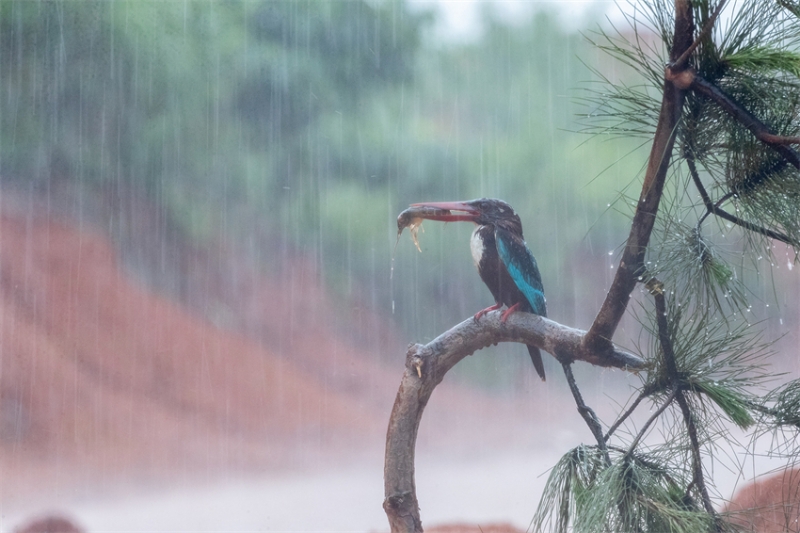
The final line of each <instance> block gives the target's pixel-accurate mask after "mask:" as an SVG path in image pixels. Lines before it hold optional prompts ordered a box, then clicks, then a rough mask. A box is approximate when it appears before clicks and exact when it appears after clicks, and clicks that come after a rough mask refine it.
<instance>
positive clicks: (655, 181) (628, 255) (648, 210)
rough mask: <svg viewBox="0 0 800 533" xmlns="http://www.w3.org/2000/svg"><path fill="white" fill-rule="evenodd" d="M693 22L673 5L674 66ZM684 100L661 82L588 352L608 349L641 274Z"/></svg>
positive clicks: (686, 6)
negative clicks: (636, 187) (621, 243)
mask: <svg viewBox="0 0 800 533" xmlns="http://www.w3.org/2000/svg"><path fill="white" fill-rule="evenodd" d="M693 33H694V23H693V18H692V8H691V5H690V3H689V2H688V1H687V0H676V1H675V37H674V41H673V42H674V44H673V47H672V50H671V51H670V59H671V61H672V62H673V63H674V62H676V61H678V60H679V59H680V58H681V57H682V55H683V54H684V53H685V52H686V50H688V49H689V48H690V47H691V46H692V42H693V38H692V36H693ZM684 97H685V92H684V88H682V87H681V84H680V83H676V80H671V79H667V78H666V77H665V79H664V93H663V96H662V98H661V111H660V113H659V117H658V125H657V126H656V132H655V135H654V138H653V146H652V148H651V149H650V159H649V160H648V163H647V171H646V172H645V177H644V184H643V185H642V193H641V195H640V196H639V203H638V204H637V205H636V212H635V213H634V215H633V222H632V224H631V232H630V235H629V236H628V241H627V243H626V244H625V250H624V251H623V253H622V259H621V260H620V263H619V268H617V274H616V276H615V277H614V281H613V282H612V284H611V287H610V288H609V290H608V294H606V299H605V301H603V305H602V307H600V311H599V312H598V313H597V317H595V319H594V322H593V323H592V327H591V328H590V329H589V334H588V335H587V336H586V338H585V341H584V342H585V343H586V344H587V347H588V348H589V349H590V350H596V349H599V348H601V347H602V346H603V345H604V344H610V343H611V338H612V337H613V336H614V332H615V331H616V329H617V326H618V325H619V321H620V320H621V319H622V316H623V315H624V314H625V310H626V309H627V307H628V300H629V298H630V295H631V292H633V289H634V287H635V286H636V283H637V282H638V281H641V280H640V277H641V276H642V275H643V274H644V257H645V252H646V251H647V244H648V243H649V242H650V234H651V233H652V231H653V225H654V224H655V221H656V214H657V213H658V206H659V204H660V202H661V195H662V193H663V191H664V183H665V181H666V178H667V171H668V170H669V165H670V160H671V157H672V148H673V146H674V144H675V132H676V129H677V125H678V121H679V120H680V118H681V110H682V108H683V102H684V99H685V98H684Z"/></svg>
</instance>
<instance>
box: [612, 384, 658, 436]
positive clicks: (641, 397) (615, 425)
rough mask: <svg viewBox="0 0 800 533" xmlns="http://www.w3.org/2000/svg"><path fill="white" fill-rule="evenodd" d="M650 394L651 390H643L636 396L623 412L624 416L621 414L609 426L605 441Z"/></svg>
mask: <svg viewBox="0 0 800 533" xmlns="http://www.w3.org/2000/svg"><path fill="white" fill-rule="evenodd" d="M649 395H650V393H649V391H642V392H641V393H640V394H639V396H637V397H636V399H635V400H634V401H633V403H632V404H631V406H630V407H628V409H627V410H626V411H625V412H624V413H622V416H620V417H619V418H618V419H617V421H616V422H614V423H613V424H611V427H610V428H608V431H607V432H606V434H605V436H604V437H603V440H604V441H605V442H608V439H609V438H611V435H612V434H613V433H614V432H615V431H616V430H617V428H619V427H620V426H621V425H622V423H623V422H625V420H627V419H628V417H629V416H631V414H633V412H634V411H635V410H636V408H637V407H639V404H640V403H641V402H642V400H644V399H645V398H647V397H648V396H649Z"/></svg>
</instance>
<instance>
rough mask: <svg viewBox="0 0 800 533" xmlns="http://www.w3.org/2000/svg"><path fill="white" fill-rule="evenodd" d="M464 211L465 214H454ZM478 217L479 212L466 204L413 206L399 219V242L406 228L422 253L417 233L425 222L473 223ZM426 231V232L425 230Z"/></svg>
mask: <svg viewBox="0 0 800 533" xmlns="http://www.w3.org/2000/svg"><path fill="white" fill-rule="evenodd" d="M453 211H462V212H463V213H465V214H459V213H453ZM477 216H478V211H477V210H476V209H475V208H474V207H472V206H471V205H469V204H468V203H466V202H426V203H420V204H411V207H409V208H408V209H406V210H405V211H403V212H402V213H400V215H399V216H398V217H397V240H398V241H399V240H400V235H401V234H402V233H403V230H404V229H405V228H408V229H409V231H410V232H411V240H412V241H414V245H415V246H416V247H417V250H419V251H420V252H421V251H422V249H421V248H420V247H419V239H418V237H417V233H418V232H419V230H420V229H422V221H423V220H439V221H442V222H459V221H468V222H473V221H474V220H475V218H476V217H477ZM423 231H425V230H423Z"/></svg>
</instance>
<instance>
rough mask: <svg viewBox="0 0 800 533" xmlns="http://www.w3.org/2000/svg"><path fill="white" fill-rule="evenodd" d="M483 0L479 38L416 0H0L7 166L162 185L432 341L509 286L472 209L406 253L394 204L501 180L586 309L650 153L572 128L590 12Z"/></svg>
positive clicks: (160, 196)
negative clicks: (573, 19) (484, 251)
mask: <svg viewBox="0 0 800 533" xmlns="http://www.w3.org/2000/svg"><path fill="white" fill-rule="evenodd" d="M487 16H488V17H489V20H488V21H487V26H486V31H485V35H484V37H483V38H482V39H481V40H479V41H477V42H474V43H470V44H465V45H458V46H456V45H449V46H446V45H441V44H438V45H437V44H435V43H429V42H427V41H426V40H425V39H424V35H425V31H426V28H428V27H429V23H430V22H431V20H432V17H431V16H430V15H429V14H427V13H424V12H418V11H412V10H410V9H409V7H408V6H407V5H406V4H405V3H403V2H402V1H400V0H387V1H382V2H370V1H366V0H364V1H360V0H359V1H357V0H351V1H347V2H317V1H313V0H295V1H276V0H270V1H263V2H224V3H223V2H146V1H136V2H93V1H87V2H75V1H53V2H3V3H0V89H1V90H2V94H0V176H2V180H3V181H4V182H6V183H10V182H17V183H29V184H33V185H34V186H36V187H47V186H48V184H50V183H52V182H54V181H56V180H68V181H70V182H74V183H78V184H81V185H82V186H84V187H88V188H94V189H98V188H99V189H108V190H111V191H114V190H118V189H122V188H126V189H133V190H138V191H145V192H146V193H147V194H148V195H149V196H150V197H151V198H152V199H153V200H154V201H155V202H157V203H158V205H160V206H161V207H162V208H163V209H164V211H165V212H166V213H167V214H168V216H169V217H170V219H171V220H172V222H173V223H175V224H176V225H177V226H179V227H180V228H182V230H183V231H184V232H185V233H186V235H188V236H189V237H191V238H193V239H196V240H198V241H200V242H202V241H203V240H205V239H210V238H215V237H217V236H219V235H220V234H223V235H225V237H226V239H227V240H228V241H229V242H234V243H239V244H240V245H242V247H243V248H246V249H247V250H250V251H251V253H252V255H253V257H254V258H256V259H257V260H258V261H259V263H260V264H262V265H263V268H264V269H265V271H269V270H270V269H273V268H280V267H281V266H282V265H281V262H282V261H284V260H285V259H286V258H287V257H288V256H289V255H292V254H303V255H305V256H307V257H312V258H315V260H316V262H317V264H318V265H319V266H320V272H321V273H322V275H324V276H325V278H326V280H327V281H328V282H329V283H330V285H331V287H332V288H333V290H335V291H336V292H337V294H338V295H339V296H340V297H342V299H343V301H344V302H351V303H353V305H357V304H359V303H358V302H363V301H364V300H366V301H367V303H368V304H369V305H370V306H371V308H372V309H376V310H377V312H385V313H386V314H389V313H390V312H392V310H394V311H395V313H396V314H395V318H396V319H398V321H399V323H401V324H402V325H403V326H404V327H406V328H407V331H409V334H410V335H412V338H413V340H417V341H422V340H424V339H426V338H430V337H432V336H434V335H436V334H438V333H440V332H441V331H443V330H444V329H446V328H447V327H449V326H450V325H452V324H454V323H455V322H456V321H458V320H461V319H463V318H466V317H468V316H470V315H471V314H473V313H474V312H475V311H477V310H478V309H480V308H482V307H485V306H486V305H489V304H490V303H492V302H491V297H490V295H489V293H488V291H487V290H486V289H485V288H484V287H483V286H482V284H481V283H480V281H479V279H478V277H477V276H476V274H475V272H474V269H473V266H472V264H471V263H472V260H471V258H470V255H469V249H468V244H467V241H468V238H469V233H470V232H471V231H472V228H471V227H470V226H468V225H458V224H455V225H448V226H444V225H440V224H435V223H431V222H428V223H426V229H427V233H426V234H422V235H421V244H422V247H423V252H424V253H423V254H421V255H420V254H419V253H418V252H417V251H416V250H415V249H414V248H413V246H412V245H411V243H410V240H407V238H404V239H402V240H401V242H400V243H399V246H398V248H397V251H396V261H395V262H394V263H393V262H392V260H391V258H392V254H393V250H394V246H395V236H396V224H395V217H396V216H397V214H398V213H399V212H400V211H401V210H402V209H404V208H405V207H406V206H407V205H408V203H410V202H415V201H424V200H457V199H470V198H474V197H479V196H495V197H501V198H503V199H505V200H507V201H508V202H510V203H511V204H512V205H513V206H514V207H515V208H516V209H517V211H518V212H519V213H520V215H521V217H522V220H523V225H524V228H525V231H526V237H527V240H528V243H529V245H530V247H531V249H532V250H533V251H534V253H535V254H536V256H537V258H538V259H539V264H540V266H541V267H542V271H543V276H544V280H545V288H546V291H547V294H548V305H549V308H550V314H551V316H554V317H556V318H557V319H560V320H563V321H564V322H566V323H573V324H575V325H576V326H586V325H588V323H589V321H590V320H591V318H592V316H591V313H593V312H594V310H595V309H597V306H598V305H599V301H600V299H601V298H602V296H603V291H604V287H605V286H606V285H607V280H606V278H607V277H608V276H609V273H607V272H603V271H600V272H599V273H598V269H597V267H598V265H600V267H602V268H606V269H607V268H608V266H607V264H606V261H607V260H608V259H609V258H608V252H610V251H612V250H613V249H614V248H615V247H616V246H617V245H618V244H620V243H621V242H622V241H623V239H624V229H625V228H624V226H625V222H626V219H625V218H624V217H622V216H616V214H615V212H614V211H611V210H609V206H611V205H614V204H615V201H616V200H618V199H619V198H621V196H620V194H621V193H622V192H623V191H624V190H625V188H626V187H627V186H628V185H629V184H631V183H632V182H633V181H635V180H636V177H637V175H638V173H639V172H640V170H641V164H642V161H643V159H644V156H645V155H646V154H645V153H640V154H636V155H637V156H636V157H623V156H624V155H626V154H628V153H629V152H631V151H632V150H634V149H635V148H636V145H635V144H625V141H615V142H614V143H611V142H603V141H602V139H595V140H593V141H591V142H586V140H587V139H586V137H582V136H581V135H579V134H577V133H574V130H577V129H579V127H578V126H576V114H578V113H590V112H591V111H592V110H591V109H584V108H580V107H577V105H576V104H575V103H574V98H573V97H574V96H575V95H576V94H577V93H576V92H575V90H576V88H580V87H581V86H582V85H583V84H585V83H587V82H588V80H589V79H590V72H589V70H588V69H587V68H586V67H585V66H584V65H583V64H582V63H581V61H586V62H588V63H590V64H596V62H597V61H598V60H599V58H598V56H597V55H596V54H597V52H595V51H594V50H592V49H591V48H590V46H589V45H588V44H587V43H586V42H585V40H584V39H583V38H582V37H581V36H580V35H579V34H576V33H570V32H567V31H565V30H563V29H561V27H560V25H559V24H558V22H557V19H556V17H555V16H553V15H551V14H547V13H540V14H538V15H536V16H534V17H533V18H532V19H531V20H530V21H528V22H525V23H521V24H519V25H516V26H513V27H511V26H507V25H504V24H501V23H500V22H498V21H497V20H494V19H493V18H492V17H491V14H490V13H489V14H487ZM579 58H580V59H579ZM606 71H608V70H606ZM616 75H621V74H620V73H616ZM619 159H622V162H621V163H620V164H617V165H614V163H615V162H616V161H617V160H619ZM616 205H623V206H624V205H625V204H624V202H623V203H622V204H616ZM623 211H625V210H624V209H623ZM607 212H608V213H607ZM598 221H599V222H598ZM590 230H592V231H590ZM276 250H280V252H276ZM287 250H290V251H291V254H289V253H288V252H286V251H287ZM392 266H393V267H394V268H393V275H392V276H391V277H390V272H391V271H392ZM612 273H613V272H612ZM409 340H412V339H409ZM520 353H521V354H522V353H523V352H520ZM492 364H493V363H492Z"/></svg>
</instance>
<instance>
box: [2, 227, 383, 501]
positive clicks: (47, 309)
mask: <svg viewBox="0 0 800 533" xmlns="http://www.w3.org/2000/svg"><path fill="white" fill-rule="evenodd" d="M264 296H265V297H266V296H268V295H264ZM324 340H325V339H321V338H319V337H316V338H315V337H312V338H311V340H310V341H311V342H313V341H316V342H323V341H324ZM334 346H335V343H334ZM0 372H1V373H0V467H2V471H3V473H4V475H3V479H2V482H0V483H2V488H3V494H8V492H7V491H8V490H9V489H10V488H11V487H13V488H14V493H15V494H18V493H19V492H20V490H22V491H24V490H25V488H26V484H27V482H26V481H25V480H26V479H27V480H30V478H31V477H32V476H31V474H32V473H36V474H37V475H41V476H44V478H39V481H41V480H42V479H48V480H49V479H51V478H52V479H55V478H60V477H68V476H69V475H73V474H74V473H75V472H81V474H80V475H81V476H85V477H87V478H88V479H92V478H93V477H96V476H97V475H102V477H103V479H104V480H105V481H108V482H111V481H112V478H116V477H121V478H127V479H131V478H133V479H137V478H140V479H147V478H149V477H151V476H152V475H155V474H163V473H164V472H165V471H173V472H177V473H180V472H184V471H185V472H191V471H197V470H198V469H207V468H212V469H217V468H226V469H229V468H237V467H243V466H245V465H252V464H259V465H265V466H268V465H273V466H274V465H279V464H284V462H285V461H288V460H289V459H290V455H289V453H288V451H287V449H288V448H289V446H290V445H291V443H292V442H294V443H297V442H298V441H304V442H311V443H316V445H317V446H319V447H326V446H330V445H331V444H333V443H335V442H340V443H347V442H350V440H355V437H353V438H352V439H351V438H349V437H346V435H348V434H359V433H362V432H364V431H368V432H374V431H375V430H376V427H377V426H376V424H377V425H382V424H383V421H382V420H379V418H378V417H377V416H376V417H373V416H370V414H369V413H367V412H365V411H364V409H361V408H359V407H358V406H357V405H354V404H353V402H352V401H350V399H348V398H347V397H345V395H343V394H340V393H338V392H337V391H336V390H334V388H329V387H325V386H321V385H320V383H319V382H318V381H316V380H312V379H310V378H309V377H308V376H307V372H297V371H296V369H295V368H294V367H293V364H292V362H291V361H288V360H287V359H286V358H285V357H279V356H276V355H275V354H274V353H271V352H270V351H269V350H267V349H266V348H264V347H263V346H260V345H258V344H257V343H255V342H253V341H250V340H248V339H246V338H245V337H243V336H242V335H239V334H236V333H233V332H229V331H225V330H222V329H219V328H217V327H214V326H213V325H211V324H210V323H208V322H207V321H205V320H202V319H199V318H197V317H194V316H192V315H191V314H190V313H187V312H186V311H185V310H184V309H182V308H181V307H179V306H177V305H176V304H174V303H172V302H171V301H169V300H167V299H166V298H163V297H161V296H158V295H155V294H153V293H151V292H149V291H147V290H144V289H142V288H141V287H139V286H138V285H136V284H135V283H133V282H131V281H130V280H129V279H128V278H127V277H126V276H125V275H124V274H123V273H121V271H120V269H119V268H118V265H117V261H116V260H115V254H114V251H113V249H112V247H111V245H110V243H109V241H108V240H107V239H106V238H105V237H104V236H102V235H100V234H98V233H96V232H92V231H88V232H87V231H83V232H79V231H78V230H77V229H75V228H73V227H70V226H67V225H64V224H61V223H56V222H52V221H48V220H45V219H41V220H40V219H36V218H31V217H13V216H7V215H5V216H2V217H0ZM312 451H313V450H312ZM98 473H99V474H98ZM32 483H33V482H31V486H29V487H28V488H32ZM40 488H41V487H40Z"/></svg>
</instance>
